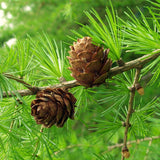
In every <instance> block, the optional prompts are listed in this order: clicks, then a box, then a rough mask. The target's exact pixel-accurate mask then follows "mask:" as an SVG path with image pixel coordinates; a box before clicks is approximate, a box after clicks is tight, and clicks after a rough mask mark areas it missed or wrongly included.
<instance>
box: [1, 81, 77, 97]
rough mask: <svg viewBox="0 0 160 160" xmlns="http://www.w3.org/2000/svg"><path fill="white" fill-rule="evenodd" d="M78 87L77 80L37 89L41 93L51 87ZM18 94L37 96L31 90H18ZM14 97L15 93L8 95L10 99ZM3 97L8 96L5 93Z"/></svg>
mask: <svg viewBox="0 0 160 160" xmlns="http://www.w3.org/2000/svg"><path fill="white" fill-rule="evenodd" d="M76 86H78V84H77V81H76V80H72V81H67V82H63V83H61V84H56V85H54V86H45V87H37V90H38V91H40V90H43V89H46V88H49V87H50V88H62V87H66V88H73V87H76ZM17 92H18V93H19V94H20V95H21V96H27V95H34V94H36V93H34V92H32V91H31V90H29V89H25V90H18V91H17ZM13 95H15V93H14V92H12V94H11V93H10V92H9V93H8V97H12V96H13ZM3 97H7V94H6V93H5V92H4V93H3Z"/></svg>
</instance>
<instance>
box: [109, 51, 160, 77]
mask: <svg viewBox="0 0 160 160" xmlns="http://www.w3.org/2000/svg"><path fill="white" fill-rule="evenodd" d="M159 56H160V52H159V53H155V54H152V55H145V56H142V57H140V58H137V59H135V60H133V61H130V62H127V63H125V65H124V66H121V67H118V66H117V67H114V68H112V69H111V70H110V72H109V75H108V77H109V78H111V77H112V76H115V75H117V74H120V73H122V72H125V71H128V70H130V69H133V68H137V67H139V66H143V65H144V64H146V63H148V62H150V61H152V60H154V59H156V58H157V57H159Z"/></svg>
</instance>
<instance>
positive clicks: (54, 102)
mask: <svg viewBox="0 0 160 160" xmlns="http://www.w3.org/2000/svg"><path fill="white" fill-rule="evenodd" d="M75 103H76V98H75V97H74V96H73V95H72V94H71V93H69V92H67V91H64V90H62V89H60V88H57V89H51V88H47V89H45V90H42V91H40V92H38V93H37V95H36V99H35V100H33V101H32V102H31V115H32V116H34V118H35V120H36V122H37V124H43V125H44V127H47V128H49V127H51V126H52V125H56V126H58V127H63V125H64V123H65V122H66V120H67V119H68V117H69V118H71V119H74V108H75V107H76V106H75Z"/></svg>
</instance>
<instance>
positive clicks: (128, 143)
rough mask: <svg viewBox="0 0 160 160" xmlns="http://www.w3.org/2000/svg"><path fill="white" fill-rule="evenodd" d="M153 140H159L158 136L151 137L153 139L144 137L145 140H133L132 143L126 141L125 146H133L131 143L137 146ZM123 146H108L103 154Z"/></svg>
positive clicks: (121, 144)
mask: <svg viewBox="0 0 160 160" xmlns="http://www.w3.org/2000/svg"><path fill="white" fill-rule="evenodd" d="M155 139H160V136H153V137H145V138H142V139H137V140H133V141H128V142H127V145H130V144H133V143H137V144H139V143H140V142H144V141H152V140H155ZM122 146H123V143H120V144H115V145H113V146H108V150H107V151H105V152H104V153H106V152H108V151H111V150H113V149H115V148H120V147H122Z"/></svg>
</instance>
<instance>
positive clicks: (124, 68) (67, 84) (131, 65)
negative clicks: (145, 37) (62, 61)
mask: <svg viewBox="0 0 160 160" xmlns="http://www.w3.org/2000/svg"><path fill="white" fill-rule="evenodd" d="M159 56H160V52H159V53H155V54H151V55H145V56H142V57H140V58H137V59H135V60H132V61H129V62H127V63H125V65H124V66H121V67H118V66H117V67H114V68H112V69H111V70H110V71H109V73H108V78H112V77H113V76H115V75H117V74H121V73H123V72H125V71H128V70H130V69H133V68H137V67H138V66H143V65H144V64H146V63H148V62H150V61H152V60H154V59H156V58H157V57H159ZM5 76H7V75H6V74H5ZM7 78H10V79H14V80H16V81H17V82H19V83H22V84H23V85H24V86H25V87H27V88H29V90H18V91H17V92H18V93H19V94H20V95H21V96H27V95H34V94H36V93H37V92H38V91H39V90H43V89H45V88H48V87H50V88H62V87H66V88H72V87H76V86H78V85H79V84H78V82H77V81H76V80H72V81H68V82H63V83H61V84H57V85H53V86H45V87H34V86H31V85H29V84H27V83H26V82H24V81H23V80H21V79H17V78H15V77H12V76H10V75H8V77H7ZM32 90H33V91H32ZM12 95H14V93H12V94H11V93H8V96H9V97H11V96H12ZM3 97H7V94H6V93H5V92H4V93H3Z"/></svg>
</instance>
